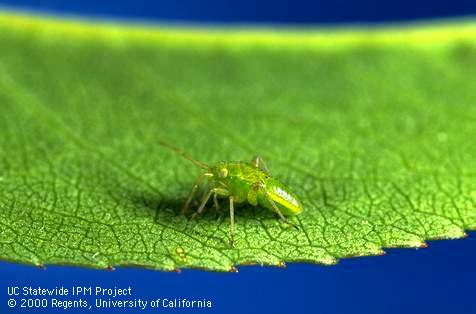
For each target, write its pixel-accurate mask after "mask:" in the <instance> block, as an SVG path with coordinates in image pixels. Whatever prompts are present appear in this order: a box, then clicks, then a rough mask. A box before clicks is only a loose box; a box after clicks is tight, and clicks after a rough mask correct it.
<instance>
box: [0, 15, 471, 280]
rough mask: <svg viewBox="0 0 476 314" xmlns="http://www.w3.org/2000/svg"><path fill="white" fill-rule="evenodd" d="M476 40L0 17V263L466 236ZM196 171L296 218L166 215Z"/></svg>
mask: <svg viewBox="0 0 476 314" xmlns="http://www.w3.org/2000/svg"><path fill="white" fill-rule="evenodd" d="M475 35H476V27H475V26H474V25H473V24H471V23H466V24H464V23H461V24H455V25H450V24H448V25H432V26H419V27H416V28H408V27H403V26H402V27H400V28H396V29H386V30H378V31H375V30H361V31H346V30H341V31H332V30H328V31H313V32H307V33H305V32H303V31H302V32H299V31H282V32H281V33H274V32H271V31H265V30H261V31H251V30H246V31H241V30H230V31H219V30H206V29H205V30H183V29H175V30H173V29H162V28H143V27H135V26H114V25H93V24H87V23H74V22H65V21H54V20H46V19H38V18H31V17H22V16H16V15H12V14H4V15H1V16H0V47H1V49H0V134H1V136H0V147H1V150H0V258H1V259H3V260H9V261H14V262H20V263H29V264H35V265H42V264H73V265H83V266H88V267H96V268H106V267H109V266H115V265H137V266H142V267H149V268H157V269H162V270H174V269H177V268H184V267H185V268H189V267H194V268H204V269H209V270H225V271H226V270H230V269H233V267H234V265H242V264H250V263H253V264H254V263H258V264H264V265H281V264H282V263H283V262H297V261H305V262H312V263H320V264H333V263H336V261H337V260H338V259H340V258H344V257H351V256H362V255H378V254H382V253H383V248H388V247H422V246H424V245H425V242H424V241H425V240H428V239H449V238H460V237H463V236H464V235H465V233H464V230H469V229H473V230H474V229H476V181H475V175H476V159H475V158H474V156H476V145H475V144H476V142H475V141H476V140H475V138H476V123H475V122H476V106H475V105H476V88H475V86H476V75H475V73H476V72H475V70H476V41H475V40H474V38H476V36H475ZM158 140H166V141H168V142H170V143H172V144H174V145H176V146H178V147H180V148H183V149H184V150H185V151H187V152H189V154H191V155H192V156H194V158H196V159H198V160H201V161H204V162H207V163H214V162H216V161H220V160H225V161H229V160H250V159H251V157H252V156H254V155H256V154H259V155H261V156H263V157H264V158H265V160H266V161H267V166H268V168H270V170H271V172H272V174H273V176H275V177H276V178H278V179H279V180H281V181H282V182H284V183H285V184H287V185H288V186H289V187H290V189H291V190H292V191H293V192H295V193H296V194H297V195H299V196H300V198H301V199H302V202H303V204H304V208H305V211H304V212H303V213H302V214H301V215H299V216H297V217H294V218H292V221H294V222H295V223H296V224H297V225H298V226H299V228H300V230H299V231H296V230H294V229H289V228H287V227H286V225H283V224H282V223H281V222H280V221H279V220H278V219H277V218H276V217H275V215H274V214H273V213H271V212H268V211H266V210H264V209H262V208H259V207H258V208H253V207H250V206H247V205H244V206H242V207H240V208H239V209H238V210H237V214H236V247H235V248H231V247H230V246H229V242H228V241H229V236H228V232H229V219H228V215H227V202H226V201H224V202H223V203H222V205H223V206H222V207H223V209H222V210H223V212H222V213H221V214H218V215H217V214H216V213H215V211H214V210H213V207H212V206H208V207H207V211H206V213H205V214H204V215H203V216H201V217H200V218H198V219H196V220H194V221H191V222H188V221H187V219H186V218H185V217H183V216H181V215H179V214H178V212H179V211H180V208H181V206H182V204H183V202H184V200H185V198H186V196H187V194H188V193H189V191H190V188H191V185H192V182H193V180H194V179H195V177H196V176H197V175H198V174H199V173H200V170H199V169H197V168H195V167H194V166H193V165H192V164H190V163H189V162H188V161H184V160H183V159H181V158H180V157H178V156H177V155H175V154H174V153H172V152H170V151H168V150H166V149H165V148H164V147H162V146H160V145H158Z"/></svg>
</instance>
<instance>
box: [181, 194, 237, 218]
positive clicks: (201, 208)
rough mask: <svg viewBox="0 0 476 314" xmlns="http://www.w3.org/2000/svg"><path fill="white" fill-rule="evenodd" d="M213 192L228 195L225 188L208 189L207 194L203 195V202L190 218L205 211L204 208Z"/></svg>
mask: <svg viewBox="0 0 476 314" xmlns="http://www.w3.org/2000/svg"><path fill="white" fill-rule="evenodd" d="M213 193H215V194H220V195H226V196H227V195H228V191H227V190H225V189H220V188H213V189H210V190H208V192H207V194H206V195H205V196H204V197H203V199H202V203H201V204H200V206H199V207H198V209H197V211H196V212H195V213H194V214H193V215H192V217H190V220H192V219H193V218H195V216H197V215H200V214H201V213H202V212H203V209H204V208H205V205H206V204H207V202H208V200H209V199H210V197H211V196H212V194H213Z"/></svg>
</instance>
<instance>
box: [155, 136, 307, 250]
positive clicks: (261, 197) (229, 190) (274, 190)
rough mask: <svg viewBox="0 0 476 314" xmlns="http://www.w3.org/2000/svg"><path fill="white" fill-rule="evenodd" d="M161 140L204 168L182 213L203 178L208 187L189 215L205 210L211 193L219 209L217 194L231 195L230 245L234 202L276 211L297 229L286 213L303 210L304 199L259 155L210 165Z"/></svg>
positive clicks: (282, 219) (232, 236)
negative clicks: (300, 198) (275, 174)
mask: <svg viewBox="0 0 476 314" xmlns="http://www.w3.org/2000/svg"><path fill="white" fill-rule="evenodd" d="M159 144H160V145H162V146H164V147H167V148H169V149H171V150H172V151H174V152H175V153H177V154H178V155H180V156H182V157H183V158H185V159H187V160H189V161H191V162H192V163H193V164H195V165H196V166H198V167H200V168H202V169H204V170H205V172H203V173H201V174H200V175H199V176H198V177H197V178H196V179H195V182H194V184H193V186H192V190H191V192H190V194H189V196H188V198H187V200H186V202H185V204H184V206H183V208H182V214H186V213H187V211H188V209H189V207H190V204H191V202H192V200H193V199H194V197H195V194H196V193H197V191H198V189H199V187H200V184H201V183H202V181H203V179H204V178H207V180H208V187H209V188H208V190H207V191H205V194H204V197H203V198H202V200H201V202H200V205H199V207H198V209H197V211H196V212H195V213H194V214H193V215H192V216H191V218H190V219H194V218H195V217H196V216H197V215H199V214H201V213H202V212H203V210H204V208H205V205H206V204H207V202H208V201H209V200H210V198H211V197H212V196H213V202H214V206H215V207H216V209H217V210H219V209H220V205H219V204H218V201H217V198H219V197H220V198H228V199H229V202H230V203H229V204H230V205H229V210H230V245H232V246H233V245H234V233H235V227H234V226H235V208H234V204H235V203H248V204H250V205H253V206H259V207H262V208H265V209H267V210H270V211H272V212H274V213H276V214H277V215H278V217H279V218H280V219H281V221H283V222H284V223H286V224H288V225H290V226H292V227H294V228H296V229H298V228H297V226H296V225H294V224H293V223H292V222H290V221H289V220H288V219H287V218H286V217H287V216H295V215H298V214H300V213H301V212H302V211H303V207H302V203H301V201H300V200H299V198H298V197H297V196H296V195H295V194H294V193H292V192H291V191H290V190H289V189H288V188H287V187H286V186H285V185H284V184H283V183H282V182H280V181H279V180H277V179H275V178H273V177H272V176H271V173H270V172H269V170H268V168H267V167H266V164H265V162H264V160H263V158H261V157H260V156H256V157H254V158H253V159H252V160H251V161H250V162H245V161H220V162H217V163H215V164H213V165H207V164H206V163H203V162H201V161H198V160H195V159H193V158H192V157H191V156H190V155H188V154H187V153H185V152H183V151H182V150H180V149H178V148H177V147H175V146H172V145H170V144H168V143H166V142H163V141H159Z"/></svg>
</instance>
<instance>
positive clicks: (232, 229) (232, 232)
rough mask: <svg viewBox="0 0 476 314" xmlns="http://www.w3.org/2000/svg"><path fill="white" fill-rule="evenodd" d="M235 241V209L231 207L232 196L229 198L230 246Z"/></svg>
mask: <svg viewBox="0 0 476 314" xmlns="http://www.w3.org/2000/svg"><path fill="white" fill-rule="evenodd" d="M234 241H235V208H234V206H233V196H230V245H231V246H235V245H234Z"/></svg>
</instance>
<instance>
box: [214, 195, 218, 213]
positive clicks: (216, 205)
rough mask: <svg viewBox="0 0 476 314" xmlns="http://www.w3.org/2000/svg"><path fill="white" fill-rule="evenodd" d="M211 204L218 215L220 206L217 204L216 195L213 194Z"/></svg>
mask: <svg viewBox="0 0 476 314" xmlns="http://www.w3.org/2000/svg"><path fill="white" fill-rule="evenodd" d="M213 203H214V204H215V209H216V211H217V213H219V212H220V205H219V204H218V200H217V194H216V193H213Z"/></svg>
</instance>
